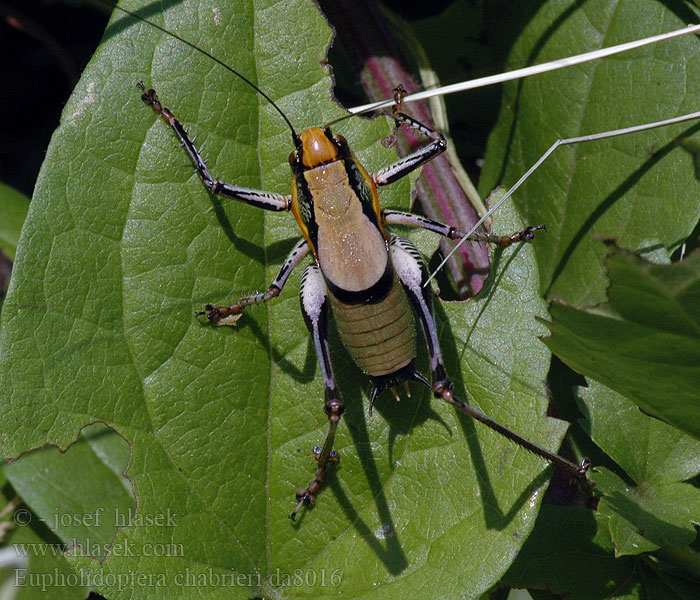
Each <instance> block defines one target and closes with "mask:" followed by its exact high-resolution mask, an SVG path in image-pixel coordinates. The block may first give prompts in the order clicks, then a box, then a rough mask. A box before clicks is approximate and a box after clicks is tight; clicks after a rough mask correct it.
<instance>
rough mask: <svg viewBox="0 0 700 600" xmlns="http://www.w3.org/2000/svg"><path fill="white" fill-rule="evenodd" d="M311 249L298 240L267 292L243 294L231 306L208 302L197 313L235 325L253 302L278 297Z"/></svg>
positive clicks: (216, 321)
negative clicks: (295, 268)
mask: <svg viewBox="0 0 700 600" xmlns="http://www.w3.org/2000/svg"><path fill="white" fill-rule="evenodd" d="M308 251H309V244H308V243H307V242H306V240H305V239H302V240H300V241H299V242H297V244H296V246H294V248H292V251H291V252H290V253H289V255H288V256H287V259H286V260H285V261H284V264H283V265H282V268H281V269H280V270H279V273H277V277H275V279H274V281H273V282H272V284H271V285H270V287H269V288H268V290H267V291H266V292H263V293H262V294H253V295H251V296H243V298H241V299H240V300H238V302H236V303H235V304H232V305H231V306H214V305H213V304H207V305H206V306H205V307H204V310H203V311H202V312H199V313H197V315H198V316H199V315H207V318H208V319H209V320H210V321H211V322H212V323H214V325H235V324H236V321H237V320H238V319H239V318H240V316H241V315H242V314H243V309H244V308H245V307H246V306H250V305H251V304H262V303H263V302H267V301H268V300H271V299H272V298H276V297H277V296H279V295H280V292H281V291H282V288H283V287H284V284H285V283H287V279H289V275H290V274H291V273H292V271H293V270H294V267H296V266H297V265H298V264H299V262H300V261H301V259H302V258H304V257H305V256H306V254H307V253H308Z"/></svg>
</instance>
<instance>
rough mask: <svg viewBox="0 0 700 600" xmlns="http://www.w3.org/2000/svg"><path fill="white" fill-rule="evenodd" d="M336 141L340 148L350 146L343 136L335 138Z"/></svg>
mask: <svg viewBox="0 0 700 600" xmlns="http://www.w3.org/2000/svg"><path fill="white" fill-rule="evenodd" d="M334 139H335V141H336V143H337V144H338V146H347V145H348V141H347V140H346V139H345V137H344V136H342V135H340V134H338V135H336V136H334Z"/></svg>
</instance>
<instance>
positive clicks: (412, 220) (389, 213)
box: [382, 210, 545, 246]
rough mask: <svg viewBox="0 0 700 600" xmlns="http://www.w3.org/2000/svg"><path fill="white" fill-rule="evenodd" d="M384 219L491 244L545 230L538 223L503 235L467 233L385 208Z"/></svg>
mask: <svg viewBox="0 0 700 600" xmlns="http://www.w3.org/2000/svg"><path fill="white" fill-rule="evenodd" d="M382 220H383V222H384V223H385V224H387V225H406V226H408V227H419V228H420V229H427V230H428V231H432V232H433V233H437V234H438V235H442V236H445V237H447V238H450V239H451V240H461V239H463V238H465V237H466V238H467V240H468V241H470V242H487V243H489V244H496V245H497V246H509V245H510V244H514V243H516V242H530V241H532V240H533V239H534V238H535V232H536V231H541V230H545V226H544V225H537V226H535V227H526V228H525V229H523V230H522V231H519V232H517V233H514V234H511V235H503V236H501V235H492V234H482V233H472V234H471V235H466V234H465V233H464V232H463V231H461V230H459V229H456V228H455V227H451V226H450V225H445V224H444V223H439V222H438V221H433V220H432V219H428V218H427V217H423V216H421V215H414V214H413V213H407V212H402V211H398V210H383V211H382Z"/></svg>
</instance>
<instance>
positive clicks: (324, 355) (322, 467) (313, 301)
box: [289, 265, 345, 521]
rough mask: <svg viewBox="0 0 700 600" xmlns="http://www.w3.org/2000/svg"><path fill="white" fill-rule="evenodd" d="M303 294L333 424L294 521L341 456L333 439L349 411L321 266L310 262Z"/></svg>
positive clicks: (301, 492) (300, 494)
mask: <svg viewBox="0 0 700 600" xmlns="http://www.w3.org/2000/svg"><path fill="white" fill-rule="evenodd" d="M300 297H301V312H302V314H303V315H304V321H305V322H306V326H307V327H308V329H309V334H310V335H311V339H312V340H313V343H314V348H315V349H316V354H317V355H318V360H319V363H320V365H321V375H322V376H323V385H324V387H325V407H324V411H325V413H326V414H327V415H328V421H329V427H328V435H327V436H326V440H325V442H324V443H323V447H322V448H321V449H320V451H318V452H317V451H316V449H314V454H316V455H317V458H318V469H317V471H316V477H314V479H313V481H311V483H309V486H308V487H307V488H305V489H303V490H299V491H298V492H297V494H296V497H297V500H298V501H299V504H297V507H296V508H295V509H294V512H292V514H291V515H289V516H290V518H291V519H292V521H293V520H294V519H295V518H296V516H297V513H298V512H299V510H300V509H301V507H302V506H304V505H306V506H311V505H312V504H313V503H314V501H315V500H316V494H317V493H318V491H319V490H320V488H321V485H322V484H323V482H324V480H325V479H326V474H327V468H328V464H329V463H330V462H333V461H336V460H337V459H338V454H337V453H336V452H334V451H333V441H334V439H335V432H336V429H337V428H338V421H340V417H341V416H342V414H343V413H344V412H345V406H344V405H343V401H342V399H341V398H340V394H339V393H338V387H337V386H336V383H335V375H334V374H333V365H332V364H331V357H330V352H329V348H328V312H329V306H330V304H329V301H328V291H327V289H326V282H325V281H324V280H323V275H322V274H321V269H320V268H319V267H318V265H309V266H308V267H307V268H306V270H305V271H304V276H303V277H302V280H301V291H300Z"/></svg>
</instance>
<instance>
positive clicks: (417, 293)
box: [391, 236, 590, 479]
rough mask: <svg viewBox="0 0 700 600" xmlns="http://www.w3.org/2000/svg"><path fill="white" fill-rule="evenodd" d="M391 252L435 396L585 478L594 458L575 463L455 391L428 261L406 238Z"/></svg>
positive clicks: (395, 241)
mask: <svg viewBox="0 0 700 600" xmlns="http://www.w3.org/2000/svg"><path fill="white" fill-rule="evenodd" d="M391 252H392V258H393V260H394V266H395V268H396V272H397V274H398V276H399V280H400V281H401V283H402V284H403V286H404V289H405V290H406V293H407V294H408V297H409V298H410V300H411V303H412V304H413V308H414V310H415V312H416V315H417V316H418V320H419V321H420V324H421V327H422V329H423V333H424V335H425V340H426V343H427V345H428V353H429V355H430V367H431V369H432V371H433V384H432V390H433V394H434V395H435V397H436V398H442V399H443V400H444V401H445V402H447V403H449V404H451V405H452V406H454V407H455V408H457V409H458V410H460V411H461V412H463V413H464V414H466V415H469V416H470V417H472V418H474V419H476V420H477V421H480V422H481V423H483V424H484V425H486V426H487V427H490V428H491V429H493V430H494V431H497V432H498V433H500V434H501V435H503V436H505V437H507V438H508V439H509V440H511V441H513V442H515V443H516V444H518V445H519V446H521V447H523V448H525V449H526V450H528V451H530V452H532V453H534V454H537V455H538V456H541V457H542V458H544V459H546V460H548V461H550V462H553V463H555V464H557V465H559V466H561V467H563V468H564V469H566V470H567V471H569V473H571V474H572V475H574V476H576V477H577V478H581V479H583V478H585V473H586V470H587V469H588V466H589V465H590V461H587V459H586V462H583V461H582V463H581V465H580V466H578V465H575V464H574V463H572V462H570V461H568V460H567V459H565V458H563V457H561V456H559V455H558V454H554V453H552V452H550V451H549V450H545V449H544V448H542V447H541V446H538V445H537V444H534V443H532V442H531V441H529V440H528V439H526V438H524V437H522V436H520V435H518V434H517V433H515V432H514V431H512V430H510V429H508V428H507V427H505V426H504V425H501V424H500V423H499V422H498V421H494V420H493V419H492V418H491V417H489V416H488V415H485V414H484V413H482V412H481V411H479V410H477V409H475V408H473V407H472V406H470V405H469V404H467V403H466V402H463V401H462V400H460V399H459V398H457V397H456V396H455V395H454V393H453V391H452V382H451V381H450V380H449V379H448V378H447V371H446V370H445V366H444V363H443V360H442V353H441V351H440V344H439V342H438V335H437V328H436V326H435V318H434V317H433V313H432V300H431V296H430V294H431V293H432V292H431V291H430V288H429V287H428V286H426V285H425V283H426V281H427V280H428V270H427V269H426V267H425V263H424V261H423V259H422V258H421V256H420V254H419V253H418V250H416V248H415V247H414V246H413V245H412V244H411V243H410V242H409V241H408V240H406V239H405V238H401V237H397V236H393V237H392V240H391Z"/></svg>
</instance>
